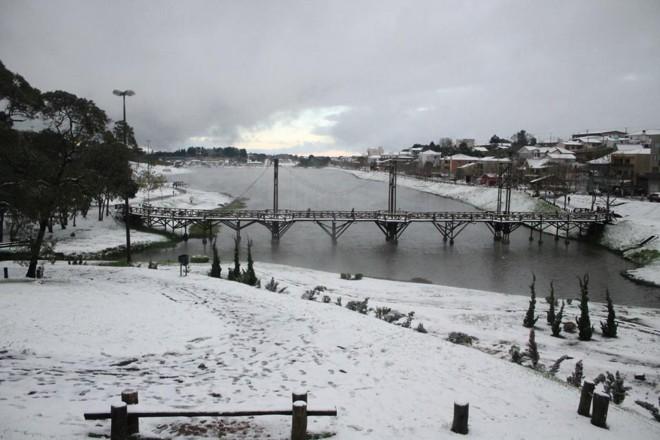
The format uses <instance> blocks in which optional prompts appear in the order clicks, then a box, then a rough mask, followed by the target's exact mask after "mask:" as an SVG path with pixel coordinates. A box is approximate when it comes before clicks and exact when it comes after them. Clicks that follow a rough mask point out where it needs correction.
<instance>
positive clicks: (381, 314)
mask: <svg viewBox="0 0 660 440" xmlns="http://www.w3.org/2000/svg"><path fill="white" fill-rule="evenodd" d="M391 311H392V309H391V308H389V307H376V310H375V312H376V318H378V319H385V315H387V314H388V313H390V312H391Z"/></svg>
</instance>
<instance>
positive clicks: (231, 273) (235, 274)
mask: <svg viewBox="0 0 660 440" xmlns="http://www.w3.org/2000/svg"><path fill="white" fill-rule="evenodd" d="M239 242H240V240H239V238H238V236H236V237H234V268H233V269H228V271H227V279H228V280H231V281H241V263H240V262H239V261H238V258H239V256H240V250H239V248H238V245H239Z"/></svg>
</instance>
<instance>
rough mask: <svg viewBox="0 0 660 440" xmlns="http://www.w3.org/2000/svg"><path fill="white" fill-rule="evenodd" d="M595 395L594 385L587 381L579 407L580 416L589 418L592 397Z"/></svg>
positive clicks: (584, 384) (583, 387)
mask: <svg viewBox="0 0 660 440" xmlns="http://www.w3.org/2000/svg"><path fill="white" fill-rule="evenodd" d="M593 394H594V383H593V382H590V381H588V380H585V381H584V383H583V384H582V394H580V405H579V406H578V410H577V412H578V414H580V415H581V416H585V417H589V415H590V414H589V410H590V409H591V396H593Z"/></svg>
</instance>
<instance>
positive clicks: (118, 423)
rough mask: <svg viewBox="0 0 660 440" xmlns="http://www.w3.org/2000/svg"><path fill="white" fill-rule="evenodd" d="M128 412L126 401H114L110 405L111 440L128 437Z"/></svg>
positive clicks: (124, 439)
mask: <svg viewBox="0 0 660 440" xmlns="http://www.w3.org/2000/svg"><path fill="white" fill-rule="evenodd" d="M126 412H127V411H126V404H125V403H124V402H120V403H113V404H112V405H111V406H110V440H127V439H128V421H127V417H126Z"/></svg>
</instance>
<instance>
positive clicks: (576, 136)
mask: <svg viewBox="0 0 660 440" xmlns="http://www.w3.org/2000/svg"><path fill="white" fill-rule="evenodd" d="M626 135H627V133H626V132H625V131H620V130H609V131H592V132H586V133H576V134H574V135H573V136H571V139H573V140H575V139H579V138H582V137H588V136H601V137H603V136H616V137H624V136H626Z"/></svg>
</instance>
